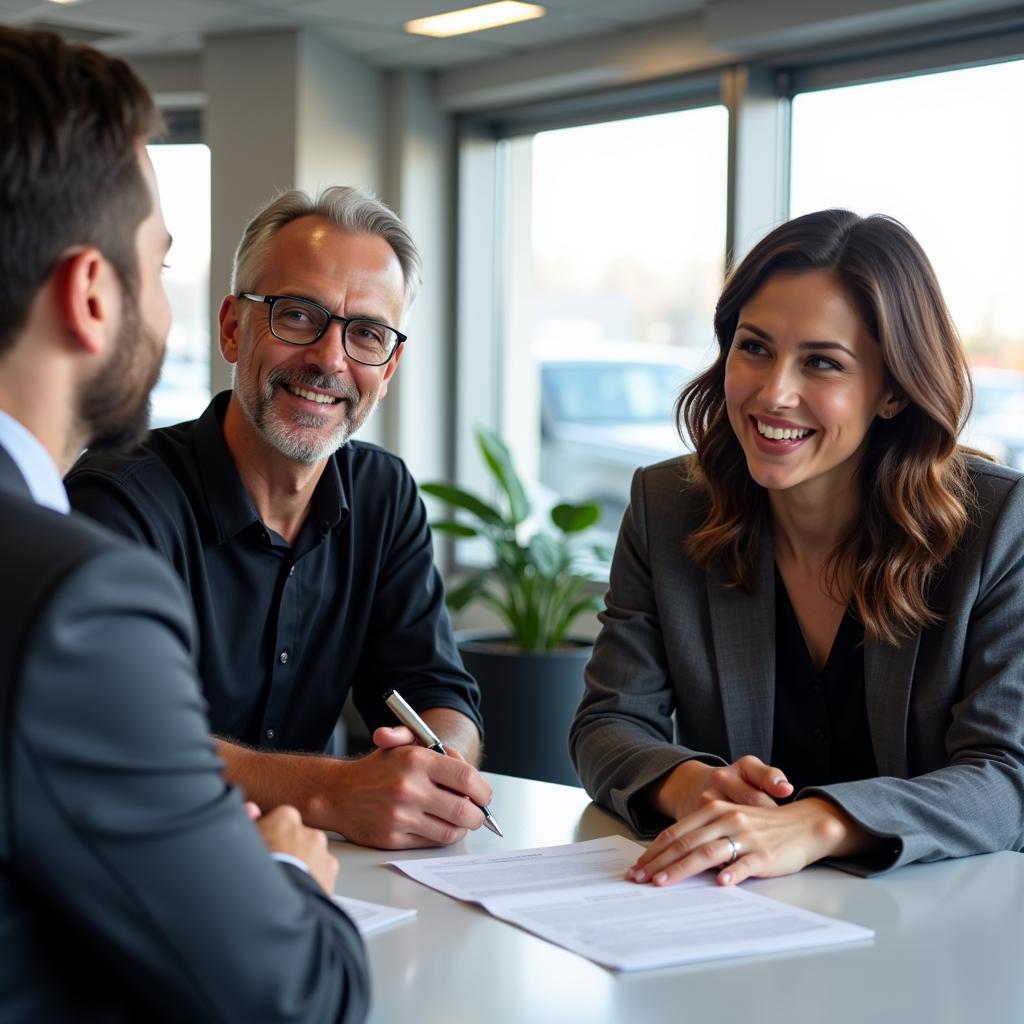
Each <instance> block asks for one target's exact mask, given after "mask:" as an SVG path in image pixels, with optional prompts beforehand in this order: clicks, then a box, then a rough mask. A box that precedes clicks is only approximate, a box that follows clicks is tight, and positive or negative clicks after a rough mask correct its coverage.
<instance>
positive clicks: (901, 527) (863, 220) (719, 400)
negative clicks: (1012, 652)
mask: <svg viewBox="0 0 1024 1024" xmlns="http://www.w3.org/2000/svg"><path fill="white" fill-rule="evenodd" d="M810 270H825V271H828V272H829V273H831V274H833V275H834V276H835V278H836V280H837V281H838V282H839V283H840V284H841V285H842V287H844V288H845V289H846V290H847V292H848V294H849V295H850V297H851V299H852V300H853V301H854V302H855V304H856V306H857V309H858V311H859V313H860V316H861V318H862V319H863V321H864V323H865V325H866V326H867V328H868V331H869V332H870V333H871V336H872V337H873V338H874V339H875V340H876V341H877V342H878V345H879V347H880V348H881V352H882V359H883V361H884V363H885V368H886V373H887V374H888V377H889V380H890V381H891V382H892V383H893V385H894V388H895V389H896V391H897V393H898V394H901V395H903V396H905V397H906V398H907V399H909V403H908V405H907V407H906V408H905V409H904V410H903V412H902V413H900V415H899V416H897V417H895V418H894V419H891V420H876V421H875V423H874V424H873V425H872V426H871V428H870V432H869V434H868V443H867V449H866V452H865V456H864V463H863V466H862V472H861V494H862V501H863V516H862V517H861V518H860V519H859V520H858V523H857V526H856V527H855V529H854V532H853V533H852V534H851V535H850V536H849V537H847V538H845V539H844V540H843V541H842V542H841V543H840V545H839V546H838V547H837V549H836V550H835V551H834V552H833V556H832V558H831V560H830V563H829V566H828V570H827V576H828V579H827V583H828V585H829V586H830V587H833V588H834V587H835V584H836V581H837V580H838V579H839V578H840V576H843V577H844V578H849V579H852V581H853V590H852V595H850V596H851V598H852V601H853V603H854V605H855V607H856V609H857V613H858V615H859V617H860V619H861V621H862V622H863V623H864V630H865V637H866V638H867V639H868V640H870V641H885V642H888V643H898V642H899V640H900V639H901V638H902V637H905V636H907V635H908V634H910V633H912V632H914V631H916V630H917V629H919V628H921V627H922V626H924V625H928V624H931V623H934V622H935V621H936V616H935V614H934V612H933V611H932V610H931V609H930V607H929V604H928V585H929V583H930V582H931V580H932V578H933V576H934V575H935V574H936V573H937V571H938V570H939V568H940V567H941V565H942V563H943V562H944V561H945V560H946V559H947V558H948V557H949V555H950V554H951V553H952V552H953V549H954V548H955V547H956V545H957V543H959V541H960V538H961V536H962V535H963V533H964V530H965V529H966V528H967V524H968V520H969V516H968V508H969V505H970V500H971V496H970V490H969V486H968V478H967V470H966V460H965V453H964V450H963V449H961V448H960V447H959V445H958V444H957V437H958V435H959V432H960V428H961V426H962V425H963V423H964V421H965V419H966V416H967V414H968V412H969V410H970V398H971V382H970V372H969V369H968V365H967V360H966V358H965V357H964V353H963V349H962V347H961V345H960V339H959V336H958V335H957V332H956V328H955V327H954V326H953V321H952V318H951V317H950V315H949V310H948V309H947V308H946V304H945V301H944V300H943V298H942V292H941V290H940V288H939V284H938V280H937V279H936V277H935V272H934V270H933V269H932V266H931V263H930V262H929V261H928V257H927V256H926V255H925V253H924V251H923V250H922V249H921V247H920V245H919V244H918V243H917V241H916V240H915V239H914V237H913V236H912V235H911V234H910V232H909V231H908V230H907V229H906V228H905V227H904V226H903V225H902V224H900V223H899V222H898V221H896V220H893V219H892V218H891V217H884V216H873V217H858V216H857V215H856V214H854V213H851V212H850V211H848V210H823V211H821V212H819V213H809V214H807V215H806V216H803V217H797V218H796V219H795V220H791V221H789V222H788V223H786V224H783V225H781V226H780V227H778V228H776V229H775V230H774V231H772V232H771V233H770V234H769V235H768V236H767V237H765V238H764V239H762V241H760V242H759V243H758V244H757V245H756V246H755V247H754V248H753V249H752V250H751V251H750V253H749V254H748V255H747V257H746V258H745V259H744V260H743V261H742V262H741V263H740V265H739V266H738V267H737V268H736V269H735V270H734V271H733V272H732V274H731V275H730V276H729V279H728V281H727V282H726V285H725V289H724V290H723V292H722V295H721V298H720V299H719V300H718V306H717V307H716V309H715V335H716V337H717V340H718V345H719V353H718V358H717V359H716V360H715V362H714V364H713V365H712V366H711V367H710V368H709V369H708V370H707V371H705V372H704V373H702V374H701V375H700V376H698V377H696V378H695V379H694V380H693V381H691V382H690V383H689V384H688V385H687V386H686V387H685V388H684V389H683V392H682V394H681V395H680V396H679V399H678V401H677V403H676V416H677V421H678V422H679V424H680V429H681V430H682V427H683V424H684V423H685V426H686V428H687V429H688V430H689V433H690V436H691V437H692V438H693V441H694V445H695V449H696V456H695V457H694V459H693V460H691V465H692V475H693V477H694V479H695V480H696V481H697V482H698V483H699V484H700V485H701V486H702V488H703V489H704V491H705V492H706V494H707V495H708V514H707V517H706V519H705V521H704V523H703V524H702V526H701V527H700V529H698V530H697V531H696V532H695V533H694V534H693V535H692V536H691V537H689V538H688V541H687V543H688V548H689V550H690V553H691V554H692V555H693V557H694V558H695V559H696V560H697V561H698V562H699V563H700V564H701V565H704V566H705V567H709V566H710V565H712V564H714V565H716V566H718V567H719V569H720V571H721V572H722V574H723V577H724V579H725V580H726V582H727V583H729V584H731V585H733V586H739V587H742V588H744V589H748V588H749V581H750V574H751V570H752V566H753V563H754V559H755V557H756V551H757V547H758V544H759V543H760V542H761V540H762V534H761V531H762V529H764V528H765V524H766V515H765V514H764V510H765V509H766V501H765V495H764V491H763V489H762V488H761V487H759V486H758V485H757V484H756V483H755V482H754V481H753V479H752V478H751V476H750V474H749V472H748V471H747V466H746V460H745V458H744V455H743V450H742V448H741V447H740V444H739V441H738V440H737V439H736V435H735V434H734V432H733V429H732V427H731V426H730V424H729V418H728V415H727V413H726V407H725V364H726V359H727V358H728V355H729V350H730V348H731V347H732V342H733V335H734V334H735V332H736V325H737V322H738V320H739V314H740V310H741V308H742V307H743V306H744V305H745V304H746V303H747V301H748V300H749V299H750V298H751V297H752V296H753V295H754V293H755V292H757V291H758V289H759V288H760V287H761V286H762V285H763V284H764V283H765V282H766V281H767V280H768V278H769V277H771V276H772V275H774V274H780V273H782V274H786V273H788V274H794V273H800V272H803V271H810ZM758 510H761V511H760V512H759V511H758Z"/></svg>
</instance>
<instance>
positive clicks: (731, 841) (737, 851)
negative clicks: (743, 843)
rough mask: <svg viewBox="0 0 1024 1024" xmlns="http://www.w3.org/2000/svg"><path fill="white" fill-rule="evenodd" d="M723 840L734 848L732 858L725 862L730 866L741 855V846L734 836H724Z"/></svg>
mask: <svg viewBox="0 0 1024 1024" xmlns="http://www.w3.org/2000/svg"><path fill="white" fill-rule="evenodd" d="M722 838H723V839H724V840H725V841H726V842H727V843H728V844H729V845H730V846H731V847H732V856H731V857H730V858H729V859H728V860H727V861H726V862H725V863H726V866H728V865H729V864H732V863H733V862H734V861H735V860H736V858H737V857H738V856H739V855H740V848H739V844H738V843H737V842H736V841H735V840H734V839H733V838H732V836H722Z"/></svg>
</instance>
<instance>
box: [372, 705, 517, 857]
mask: <svg viewBox="0 0 1024 1024" xmlns="http://www.w3.org/2000/svg"><path fill="white" fill-rule="evenodd" d="M384 703H385V704H387V706H388V707H389V708H391V710H392V711H393V712H394V713H395V717H396V718H397V719H398V720H399V721H400V722H401V723H402V725H405V726H408V728H410V729H411V730H412V734H413V735H414V736H415V737H416V739H418V740H419V741H420V743H422V744H423V746H425V747H426V748H427V749H428V750H433V751H436V752H437V753H438V754H447V753H448V751H447V750H445V749H444V744H443V743H442V742H441V741H440V739H438V737H437V734H436V733H435V732H434V730H433V729H431V728H430V726H429V725H427V723H426V722H424V721H423V719H422V718H420V716H419V715H417V714H416V712H415V711H414V710H413V709H412V708H411V707H410V706H409V704H408V702H407V701H406V700H405V698H404V697H403V696H402V695H401V694H400V693H399V692H398V691H397V690H388V692H387V693H385V694H384ZM477 806H478V807H479V806H480V805H479V804H477ZM480 810H481V811H483V812H484V824H485V825H486V826H487V827H488V828H489V829H490V830H491V831H492V832H493V833H494V834H495V835H496V836H500V837H501V838H502V839H504V838H505V833H504V832H502V831H501V826H500V825H499V824H498V823H497V822H496V821H495V820H494V815H493V814H491V809H490V808H489V807H486V806H484V807H480Z"/></svg>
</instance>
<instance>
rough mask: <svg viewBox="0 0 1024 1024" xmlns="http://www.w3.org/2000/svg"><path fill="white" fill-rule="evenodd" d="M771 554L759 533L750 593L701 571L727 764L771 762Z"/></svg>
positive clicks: (768, 541)
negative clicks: (747, 759)
mask: <svg viewBox="0 0 1024 1024" xmlns="http://www.w3.org/2000/svg"><path fill="white" fill-rule="evenodd" d="M774 565H775V556H774V552H773V550H772V542H771V536H770V535H769V533H768V530H767V529H765V530H763V531H762V534H761V544H760V549H759V551H758V558H757V563H756V566H755V571H754V591H753V593H750V594H747V593H745V592H744V591H742V590H739V589H738V588H736V587H726V586H723V585H722V583H721V582H720V580H719V578H718V576H717V574H715V573H711V572H709V573H707V577H706V578H707V588H708V605H709V607H710V611H711V633H712V642H713V644H714V649H715V663H716V666H717V669H718V686H719V692H720V693H721V695H722V711H723V713H724V715H725V728H726V733H727V735H728V739H729V754H730V760H733V761H735V760H736V759H737V758H738V757H742V756H743V755H744V754H754V755H755V756H756V757H759V758H761V760H762V761H765V762H766V763H770V762H771V753H772V726H773V724H774V717H775V585H774Z"/></svg>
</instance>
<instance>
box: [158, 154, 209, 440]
mask: <svg viewBox="0 0 1024 1024" xmlns="http://www.w3.org/2000/svg"><path fill="white" fill-rule="evenodd" d="M149 155H150V158H151V159H152V161H153V167H154V169H155V170H156V177H157V184H158V186H159V188H160V201H161V203H162V205H163V211H164V219H165V220H166V221H167V228H168V230H169V231H170V233H171V237H172V238H173V239H174V241H173V244H172V246H171V251H170V253H169V254H168V257H167V269H165V270H164V286H165V287H166V289H167V295H168V297H169V298H170V301H171V312H172V321H171V332H170V334H169V336H168V338H167V356H166V358H165V359H164V366H163V371H162V373H161V375H160V383H159V384H158V385H157V387H156V389H155V390H154V392H153V414H152V423H153V426H156V427H159V426H165V425H167V424H170V423H178V422H180V421H181V420H187V419H193V418H194V417H196V416H198V415H199V413H201V412H202V411H203V409H204V408H205V406H206V404H207V402H209V400H210V327H209V323H210V320H209V317H210V298H209V295H210V149H209V147H208V146H203V145H158V146H150V147H149Z"/></svg>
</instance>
